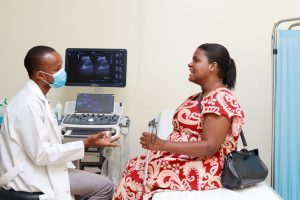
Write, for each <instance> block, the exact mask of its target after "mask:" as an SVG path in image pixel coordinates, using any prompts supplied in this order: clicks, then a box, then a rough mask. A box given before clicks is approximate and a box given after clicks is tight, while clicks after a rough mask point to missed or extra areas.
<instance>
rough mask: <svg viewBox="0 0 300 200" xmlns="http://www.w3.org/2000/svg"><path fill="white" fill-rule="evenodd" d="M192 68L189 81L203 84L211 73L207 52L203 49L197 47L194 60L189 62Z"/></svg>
mask: <svg viewBox="0 0 300 200" xmlns="http://www.w3.org/2000/svg"><path fill="white" fill-rule="evenodd" d="M188 67H189V68H190V72H191V73H190V75H189V81H191V82H193V83H196V84H199V85H202V84H203V83H204V82H205V80H206V78H207V77H208V75H209V67H210V64H209V62H208V58H207V56H206V54H205V52H204V51H203V50H201V49H196V51H195V53H194V55H193V59H192V62H190V63H189V64H188Z"/></svg>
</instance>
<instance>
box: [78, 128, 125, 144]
mask: <svg viewBox="0 0 300 200" xmlns="http://www.w3.org/2000/svg"><path fill="white" fill-rule="evenodd" d="M118 139H119V138H115V139H113V140H112V139H111V132H110V133H109V135H106V133H105V132H103V131H101V132H99V133H97V134H94V135H90V136H89V137H87V138H86V139H84V140H83V144H84V147H85V148H89V147H118V146H119V145H118V144H116V143H114V142H115V141H116V140H118Z"/></svg>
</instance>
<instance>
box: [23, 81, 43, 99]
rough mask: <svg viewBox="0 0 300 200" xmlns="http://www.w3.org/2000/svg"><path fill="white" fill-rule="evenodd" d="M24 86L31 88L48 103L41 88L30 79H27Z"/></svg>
mask: <svg viewBox="0 0 300 200" xmlns="http://www.w3.org/2000/svg"><path fill="white" fill-rule="evenodd" d="M26 86H27V87H29V88H30V89H31V90H33V92H34V93H35V94H36V95H37V96H38V97H39V98H40V99H41V100H43V101H44V102H47V103H48V99H47V98H46V96H45V95H44V93H43V92H42V90H41V88H40V87H39V86H38V85H37V84H36V83H35V82H34V81H33V80H32V79H29V80H28V81H27V83H26Z"/></svg>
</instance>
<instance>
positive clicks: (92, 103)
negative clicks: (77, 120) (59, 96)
mask: <svg viewBox="0 0 300 200" xmlns="http://www.w3.org/2000/svg"><path fill="white" fill-rule="evenodd" d="M113 112H114V96H113V95H112V94H87V93H79V94H77V99H76V106H75V113H103V114H112V113H113Z"/></svg>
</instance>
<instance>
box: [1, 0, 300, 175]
mask: <svg viewBox="0 0 300 200" xmlns="http://www.w3.org/2000/svg"><path fill="white" fill-rule="evenodd" d="M299 7H300V1H296V0H286V1H279V0H275V1H274V0H273V1H271V0H270V1H260V0H252V1H239V0H218V1H204V0H186V1H182V0H164V1H161V0H126V1H122V0H109V1H106V0H85V1H80V0H63V1H62V0H52V1H42V0H27V1H18V0H10V1H5V0H0V24H1V28H0V36H1V37H0V44H1V46H0V58H1V65H0V66H1V67H0V69H1V72H0V73H1V80H0V98H1V97H8V98H12V97H13V95H14V94H15V93H16V92H17V91H18V90H19V89H20V88H21V87H22V86H23V84H24V83H25V82H26V80H27V75H26V71H25V68H24V67H23V59H24V56H25V54H26V52H27V51H28V49H30V48H31V47H33V46H35V45H39V44H44V45H49V46H52V47H54V48H56V49H57V50H58V51H59V52H60V53H61V54H62V56H63V57H64V51H65V49H66V48H68V47H94V48H126V49H127V50H128V79H127V87H126V88H124V89H118V88H105V89H104V91H105V92H113V93H115V94H116V97H117V100H121V101H123V102H124V106H125V114H126V115H129V116H130V118H131V122H132V123H131V132H130V144H131V145H130V148H131V153H132V155H136V154H139V153H140V152H142V149H141V148H140V145H139V137H140V133H141V132H142V131H143V130H147V123H148V121H149V120H150V119H152V118H153V117H154V116H155V115H156V114H157V113H158V112H159V111H160V110H164V109H168V108H174V107H176V106H177V105H179V104H180V103H181V102H182V101H183V100H184V99H185V98H186V97H187V96H189V95H191V94H193V93H196V92H198V91H199V90H200V88H199V87H197V86H195V85H193V84H192V83H189V82H188V68H187V63H188V62H189V61H190V60H191V57H192V54H193V52H194V50H195V48H196V47H197V46H198V45H200V44H201V43H205V42H216V43H221V44H223V45H224V46H226V47H227V48H228V50H229V52H230V53H231V56H232V58H233V59H235V61H236V64H237V70H238V78H237V86H236V90H235V91H234V92H235V94H236V96H237V98H238V99H239V102H240V104H241V105H242V107H243V108H244V110H245V113H246V125H245V128H244V130H245V134H246V137H247V140H248V144H249V146H250V147H251V148H259V150H260V154H261V157H262V159H263V160H264V161H265V162H266V163H267V165H268V167H269V169H270V167H271V140H272V137H271V122H272V120H271V117H272V107H271V105H272V99H271V92H272V90H271V88H272V87H271V81H272V74H271V49H270V45H271V31H272V27H273V24H274V23H275V22H276V21H278V20H280V19H282V18H289V17H298V16H299V10H298V8H299ZM78 92H94V88H85V87H82V88H74V87H65V88H63V89H59V90H52V91H51V92H50V94H49V95H48V98H49V99H50V101H52V102H53V103H56V102H57V101H58V100H59V99H60V100H62V101H65V100H74V99H75V95H76V93H78ZM269 181H270V178H269Z"/></svg>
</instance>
